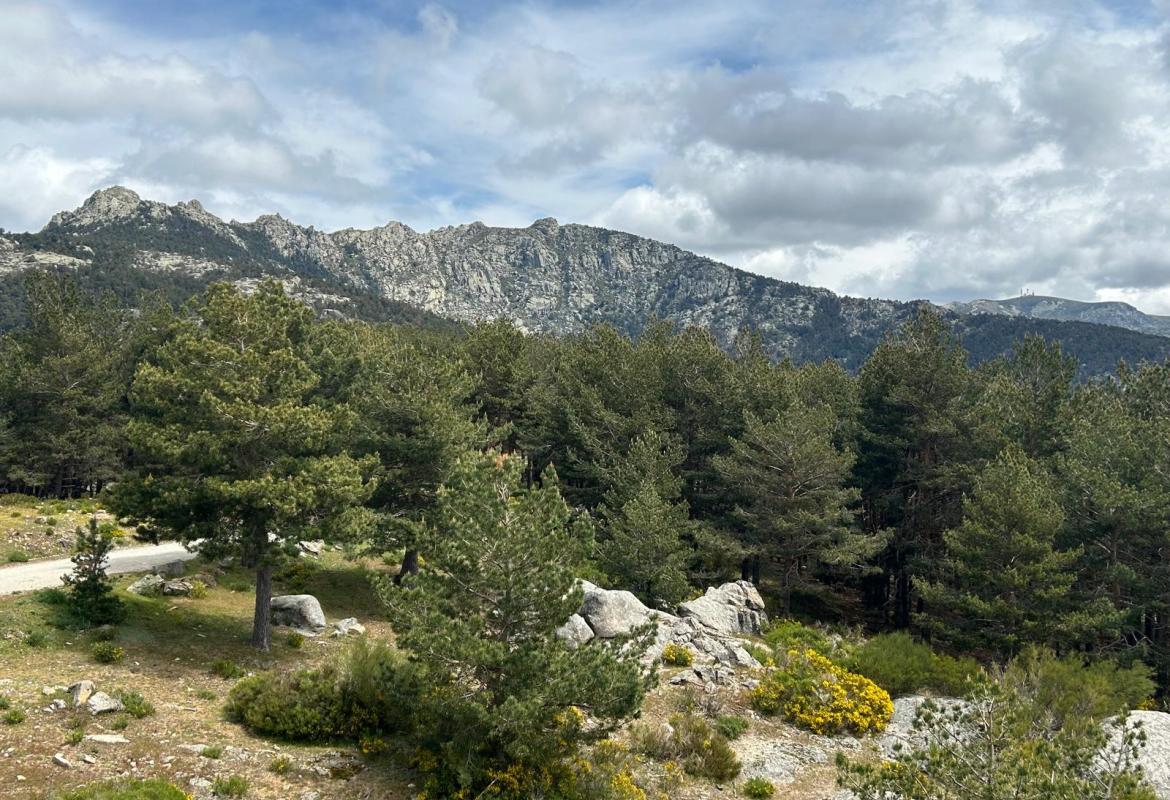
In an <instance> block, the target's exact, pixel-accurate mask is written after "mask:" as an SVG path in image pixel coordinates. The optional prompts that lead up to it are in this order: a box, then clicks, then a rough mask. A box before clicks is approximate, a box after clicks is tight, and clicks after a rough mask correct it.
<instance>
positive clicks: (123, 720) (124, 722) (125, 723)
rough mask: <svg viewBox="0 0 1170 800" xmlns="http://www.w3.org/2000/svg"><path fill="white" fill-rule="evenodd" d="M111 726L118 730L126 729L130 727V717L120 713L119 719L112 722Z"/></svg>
mask: <svg viewBox="0 0 1170 800" xmlns="http://www.w3.org/2000/svg"><path fill="white" fill-rule="evenodd" d="M110 727H111V728H113V729H114V730H116V731H124V730H126V729H127V728H129V727H130V718H129V717H128V716H126V715H125V714H120V715H118V718H117V719H115V720H114V721H113V722H111V723H110Z"/></svg>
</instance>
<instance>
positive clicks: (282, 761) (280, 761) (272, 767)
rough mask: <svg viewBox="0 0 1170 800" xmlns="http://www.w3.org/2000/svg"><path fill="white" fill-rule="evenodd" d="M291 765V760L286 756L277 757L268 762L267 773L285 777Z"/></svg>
mask: <svg viewBox="0 0 1170 800" xmlns="http://www.w3.org/2000/svg"><path fill="white" fill-rule="evenodd" d="M292 765H293V764H292V759H291V758H289V757H288V756H277V757H276V758H274V759H272V760H271V761H269V762H268V771H269V772H272V773H275V774H276V775H287V774H288V773H289V771H290V770H291V769H292Z"/></svg>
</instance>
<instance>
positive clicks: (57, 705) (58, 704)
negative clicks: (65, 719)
mask: <svg viewBox="0 0 1170 800" xmlns="http://www.w3.org/2000/svg"><path fill="white" fill-rule="evenodd" d="M64 708H65V701H64V700H62V699H61V698H60V697H58V698H55V699H54V700H53V702H51V703H49V705H47V706H45V709H46V710H47V711H61V710H63V709H64Z"/></svg>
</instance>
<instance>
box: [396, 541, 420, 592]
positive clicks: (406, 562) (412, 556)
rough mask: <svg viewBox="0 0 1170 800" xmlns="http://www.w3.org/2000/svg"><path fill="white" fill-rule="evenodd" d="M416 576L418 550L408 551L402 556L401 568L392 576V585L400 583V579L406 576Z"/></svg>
mask: <svg viewBox="0 0 1170 800" xmlns="http://www.w3.org/2000/svg"><path fill="white" fill-rule="evenodd" d="M417 574H418V550H414V549H408V550H407V551H406V553H405V554H404V555H403V556H402V566H401V567H399V568H398V574H397V575H395V576H394V583H396V584H398V583H402V579H403V578H405V577H406V576H407V575H417Z"/></svg>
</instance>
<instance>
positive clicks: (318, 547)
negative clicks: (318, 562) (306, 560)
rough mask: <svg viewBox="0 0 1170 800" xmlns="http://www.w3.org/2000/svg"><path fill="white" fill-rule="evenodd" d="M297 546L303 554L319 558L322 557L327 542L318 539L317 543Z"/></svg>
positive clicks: (302, 543)
mask: <svg viewBox="0 0 1170 800" xmlns="http://www.w3.org/2000/svg"><path fill="white" fill-rule="evenodd" d="M297 546H298V547H299V548H300V550H301V552H302V553H308V554H309V555H311V556H319V555H321V551H322V550H324V549H325V542H323V541H321V540H319V539H318V540H316V541H310V542H298V543H297Z"/></svg>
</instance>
